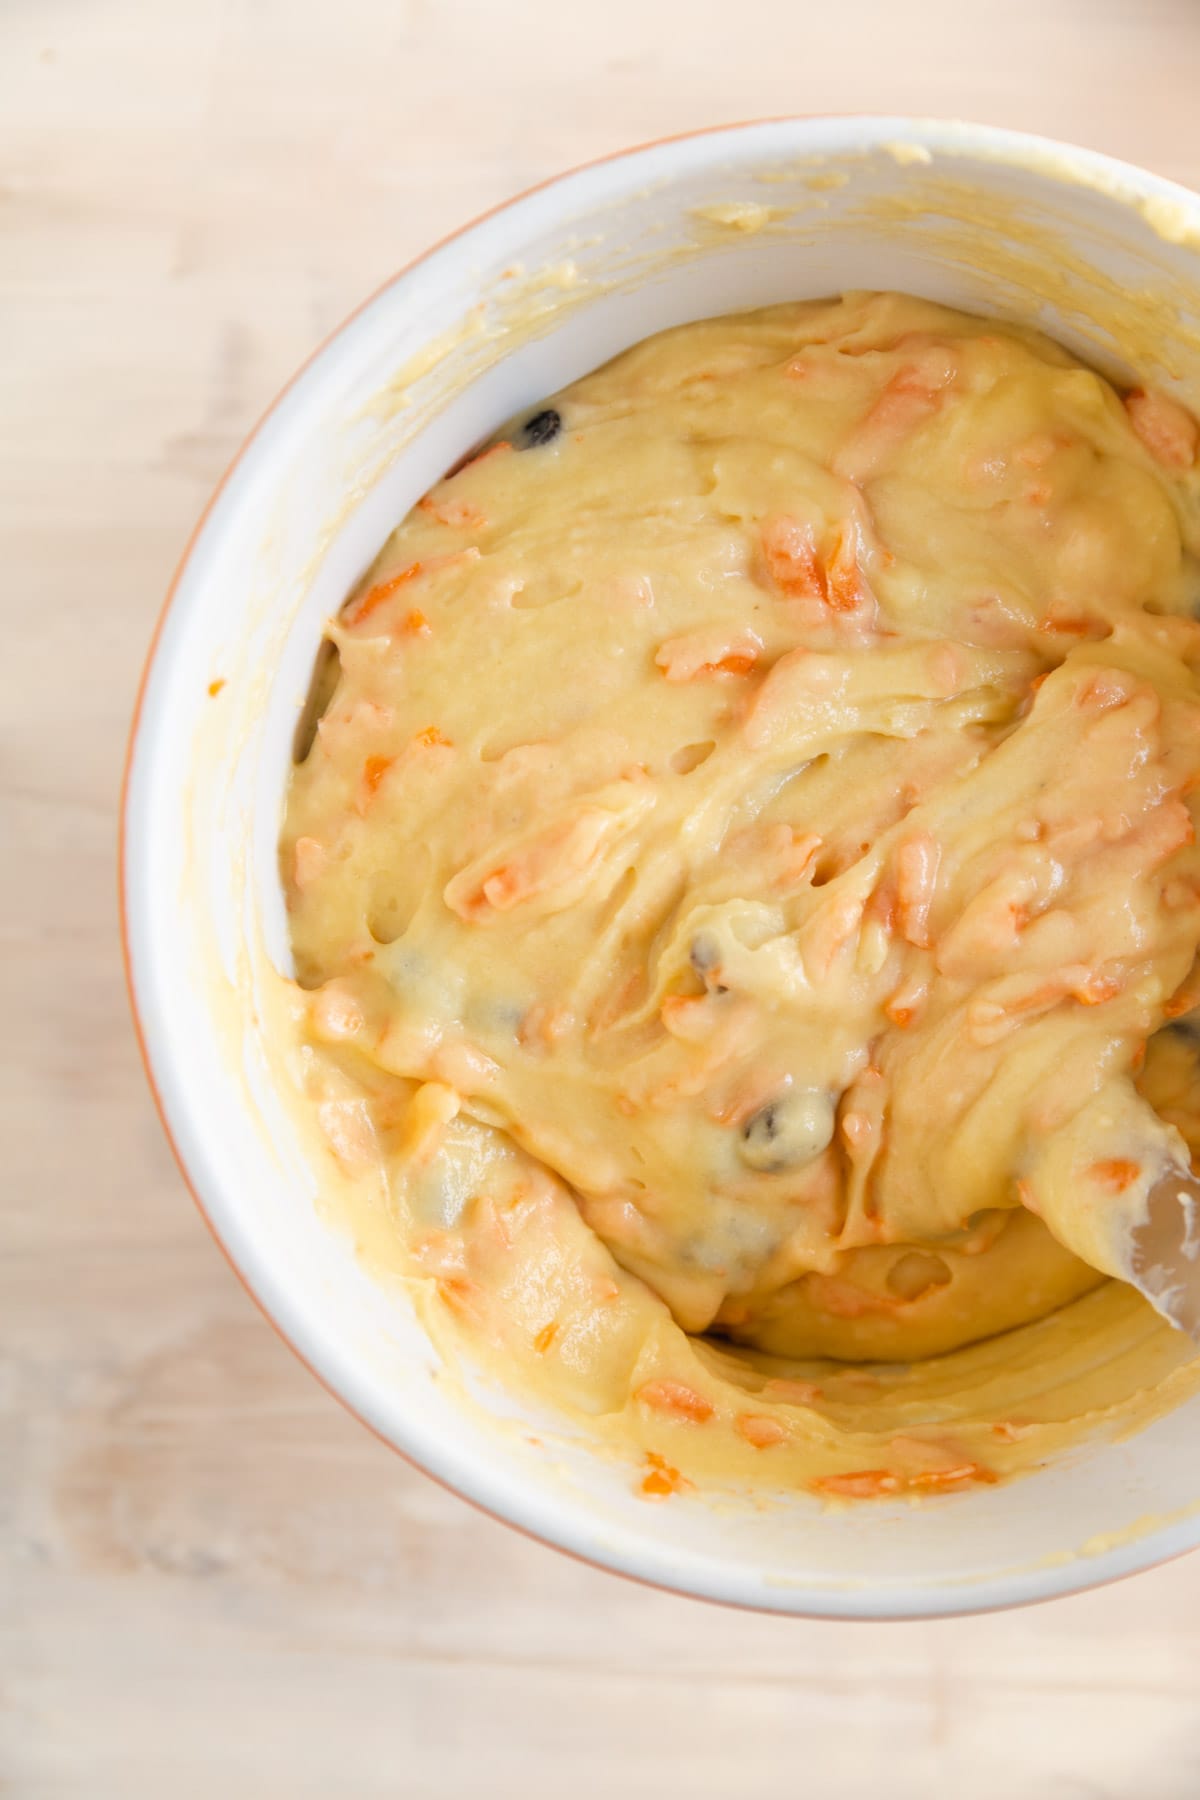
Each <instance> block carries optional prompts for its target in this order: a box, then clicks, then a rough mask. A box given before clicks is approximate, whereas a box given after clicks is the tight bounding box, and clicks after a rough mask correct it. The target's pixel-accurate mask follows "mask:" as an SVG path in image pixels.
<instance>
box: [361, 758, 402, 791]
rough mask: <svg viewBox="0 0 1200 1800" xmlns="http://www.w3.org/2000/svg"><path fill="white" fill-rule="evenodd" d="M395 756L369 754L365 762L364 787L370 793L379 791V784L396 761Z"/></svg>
mask: <svg viewBox="0 0 1200 1800" xmlns="http://www.w3.org/2000/svg"><path fill="white" fill-rule="evenodd" d="M395 760H396V759H395V757H394V756H368V758H367V760H366V762H365V763H364V764H363V776H362V778H363V787H364V788H365V789H366V791H367V793H368V794H374V793H377V792H378V790H379V784H380V782H381V781H382V780H383V778H384V776H385V775H386V774H387V772H388V770H389V769H390V768H391V766H392V764H393V763H394V762H395Z"/></svg>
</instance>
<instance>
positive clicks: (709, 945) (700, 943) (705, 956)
mask: <svg viewBox="0 0 1200 1800" xmlns="http://www.w3.org/2000/svg"><path fill="white" fill-rule="evenodd" d="M720 960H721V952H720V948H719V947H718V944H717V940H716V938H714V937H710V936H709V935H708V933H707V932H706V931H701V932H699V933H697V935H696V936H695V937H694V938H693V939H692V948H691V952H690V954H689V956H688V961H689V962H690V963H691V965H692V967H693V969H695V971H696V973H697V975H707V974H708V972H709V970H710V969H715V968H716V966H717V964H718V963H719V962H720Z"/></svg>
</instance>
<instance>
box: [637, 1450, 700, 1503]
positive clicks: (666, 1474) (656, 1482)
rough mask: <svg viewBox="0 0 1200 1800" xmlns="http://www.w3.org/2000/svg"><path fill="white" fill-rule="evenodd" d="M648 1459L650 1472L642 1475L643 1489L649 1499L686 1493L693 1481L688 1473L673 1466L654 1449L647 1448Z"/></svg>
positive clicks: (659, 1498) (660, 1498)
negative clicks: (688, 1476) (685, 1473)
mask: <svg viewBox="0 0 1200 1800" xmlns="http://www.w3.org/2000/svg"><path fill="white" fill-rule="evenodd" d="M646 1461H647V1462H648V1463H649V1464H650V1473H649V1474H648V1475H644V1476H643V1477H642V1483H641V1491H642V1493H643V1494H644V1495H645V1497H646V1499H647V1500H665V1499H666V1498H667V1496H668V1495H669V1494H686V1493H688V1492H689V1490H690V1489H691V1486H692V1483H691V1482H690V1481H689V1480H688V1479H687V1476H686V1475H681V1474H680V1473H679V1470H678V1469H674V1468H672V1467H671V1464H670V1463H669V1462H667V1461H666V1460H665V1459H664V1458H663V1457H661V1456H658V1455H657V1454H656V1453H655V1452H654V1451H653V1450H647V1452H646Z"/></svg>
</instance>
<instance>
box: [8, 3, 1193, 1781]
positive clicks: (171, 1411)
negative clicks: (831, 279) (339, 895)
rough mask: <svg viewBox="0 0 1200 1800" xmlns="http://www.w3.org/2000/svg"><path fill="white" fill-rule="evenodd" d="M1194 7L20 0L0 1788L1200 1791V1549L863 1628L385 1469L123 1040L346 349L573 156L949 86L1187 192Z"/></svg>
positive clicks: (11, 398)
mask: <svg viewBox="0 0 1200 1800" xmlns="http://www.w3.org/2000/svg"><path fill="white" fill-rule="evenodd" d="M1198 92H1200V6H1198V5H1197V4H1196V3H1195V0H1004V3H1003V4H992V3H991V0H986V3H975V4H972V0H909V3H907V4H905V3H903V0H863V3H861V4H858V5H855V4H853V3H852V0H836V3H834V0H823V3H822V4H821V5H811V4H806V3H804V0H688V3H687V4H677V5H673V4H665V3H663V0H586V3H585V0H507V3H506V4H503V5H501V4H492V3H491V0H447V3H445V4H439V3H438V0H330V3H328V4H325V3H318V0H157V3H155V0H0V580H2V583H3V586H2V589H0V592H2V594H3V608H4V611H3V625H4V632H3V648H4V659H5V674H4V681H3V695H4V699H3V704H2V706H0V845H2V858H3V861H2V869H3V886H2V888H0V893H2V896H3V898H2V900H0V927H2V935H0V984H2V992H3V997H4V1010H3V1014H2V1015H0V1017H2V1019H3V1024H4V1029H3V1030H2V1031H0V1125H2V1128H3V1129H2V1134H0V1141H2V1142H3V1146H4V1152H3V1160H2V1162H0V1169H2V1170H3V1180H2V1187H0V1203H2V1206H3V1236H2V1239H0V1790H2V1791H3V1792H5V1793H8V1794H13V1795H20V1796H41V1795H49V1796H58V1795H62V1796H71V1797H76V1796H78V1797H81V1800H82V1797H84V1796H86V1797H87V1800H97V1797H107V1796H119V1797H121V1800H124V1797H126V1796H129V1797H133V1800H140V1797H141V1796H147V1797H153V1800H159V1797H160V1796H162V1797H166V1796H193V1795H197V1796H205V1797H207V1796H234V1797H239V1796H242V1795H253V1796H258V1795H265V1796H274V1795H280V1796H310V1795H320V1796H326V1795H331V1796H333V1795H336V1796H339V1797H341V1796H348V1797H351V1800H354V1797H357V1796H360V1795H362V1796H375V1795H413V1796H432V1797H436V1800H442V1797H443V1796H445V1797H450V1796H454V1797H455V1800H458V1797H460V1796H462V1797H464V1800H470V1797H473V1796H475V1795H480V1796H484V1795H486V1796H489V1797H490V1796H498V1797H500V1800H505V1797H507V1796H520V1797H521V1800H532V1797H535V1796H541V1795H547V1796H549V1795H554V1796H558V1795H560V1794H567V1795H571V1796H579V1797H580V1800H591V1797H592V1796H595V1797H597V1800H610V1797H611V1796H613V1795H619V1796H621V1800H629V1797H632V1800H640V1797H641V1796H647V1797H649V1796H654V1797H655V1800H660V1797H661V1796H664V1795H666V1796H671V1795H686V1796H689V1800H690V1797H691V1796H697V1797H699V1800H707V1797H708V1796H713V1797H716V1796H722V1800H724V1797H725V1796H728V1795H730V1794H738V1795H752V1794H760V1793H766V1792H768V1791H774V1790H775V1789H778V1790H780V1791H781V1792H796V1793H799V1794H803V1795H805V1796H806V1797H811V1800H857V1797H858V1796H868V1795H870V1796H877V1795H880V1794H883V1793H886V1794H887V1795H888V1796H889V1800H912V1797H915V1796H917V1795H920V1796H923V1797H927V1796H929V1795H931V1794H937V1795H959V1794H961V1795H965V1796H970V1797H971V1800H1011V1797H1012V1796H1020V1797H1021V1800H1043V1797H1046V1800H1049V1797H1055V1800H1057V1797H1058V1796H1063V1797H1064V1800H1066V1797H1068V1796H1070V1797H1083V1796H1092V1797H1101V1796H1103V1797H1109V1796H1113V1797H1117V1796H1119V1797H1121V1800H1125V1797H1129V1800H1195V1797H1196V1796H1198V1795H1200V1558H1193V1559H1191V1560H1190V1561H1185V1562H1183V1563H1180V1564H1176V1565H1175V1566H1173V1567H1170V1568H1166V1569H1163V1570H1160V1571H1158V1572H1156V1573H1153V1574H1150V1575H1146V1576H1143V1577H1140V1578H1139V1579H1137V1580H1135V1581H1132V1582H1129V1583H1126V1584H1124V1585H1122V1586H1119V1587H1116V1588H1112V1589H1109V1590H1107V1591H1104V1592H1101V1593H1098V1594H1094V1595H1091V1596H1087V1597H1083V1598H1080V1599H1076V1600H1070V1601H1063V1602H1059V1603H1057V1604H1054V1605H1051V1606H1047V1607H1044V1608H1041V1609H1039V1610H1034V1611H1031V1612H1027V1613H1021V1614H1013V1615H1008V1616H1003V1617H998V1618H991V1619H974V1620H966V1621H962V1622H957V1623H942V1624H933V1625H926V1626H922V1625H903V1626H891V1627H870V1626H868V1627H837V1626H827V1625H816V1624H806V1623H799V1622H791V1621H787V1620H779V1619H766V1618H754V1617H743V1616H739V1615H735V1614H733V1613H727V1612H722V1611H719V1610H716V1609H713V1608H707V1607H704V1606H702V1605H699V1604H696V1603H692V1602H687V1601H683V1600H674V1599H671V1598H668V1597H666V1596H663V1595H660V1594H655V1593H650V1592H645V1591H642V1590H640V1589H638V1588H635V1587H632V1586H629V1585H627V1584H625V1583H623V1582H620V1581H617V1580H615V1579H613V1578H611V1577H607V1576H604V1575H601V1574H598V1573H594V1572H592V1571H590V1570H587V1569H584V1568H581V1567H578V1566H576V1565H575V1564H573V1563H571V1562H568V1561H566V1560H565V1559H563V1558H561V1557H558V1556H556V1555H554V1554H553V1553H552V1552H550V1551H548V1550H542V1549H540V1548H538V1547H537V1546H535V1545H533V1544H529V1543H527V1542H525V1541H524V1540H522V1539H521V1538H519V1537H517V1536H515V1535H514V1534H512V1533H510V1532H508V1531H506V1530H504V1529H503V1528H502V1527H500V1526H498V1525H495V1524H492V1523H490V1522H489V1521H487V1520H486V1519H483V1518H481V1517H479V1516H477V1515H476V1514H475V1513H474V1512H473V1511H471V1510H470V1509H469V1508H468V1507H467V1506H465V1505H463V1504H461V1503H460V1502H458V1501H456V1500H454V1499H452V1498H450V1497H449V1496H448V1495H446V1494H444V1493H442V1492H441V1491H440V1490H439V1489H437V1488H436V1487H434V1486H433V1485H432V1484H431V1483H429V1482H428V1481H426V1480H425V1479H424V1478H422V1477H421V1476H420V1475H418V1474H416V1473H414V1472H413V1471H412V1470H410V1469H408V1468H407V1467H406V1466H405V1465H404V1464H402V1463H401V1462H400V1461H399V1460H398V1459H396V1458H394V1457H392V1456H390V1455H389V1454H388V1453H387V1452H386V1451H385V1450H384V1449H383V1448H382V1447H381V1446H380V1445H379V1444H377V1443H375V1442H374V1441H373V1440H372V1439H371V1438H369V1437H368V1436H367V1435H366V1433H365V1432H364V1431H363V1430H362V1429H361V1428H360V1427H359V1426H357V1425H356V1424H355V1423H354V1422H353V1421H352V1420H351V1419H350V1418H349V1417H347V1416H346V1415H345V1414H343V1413H342V1412H341V1411H340V1410H339V1408H338V1407H337V1406H336V1405H335V1403H334V1402H333V1401H332V1400H331V1399H329V1398H328V1397H327V1396H326V1395H325V1394H324V1393H323V1392H322V1391H321V1390H320V1389H319V1388H318V1387H317V1386H316V1385H315V1384H314V1383H313V1381H312V1380H311V1379H310V1378H309V1377H308V1376H307V1375H306V1374H305V1373H304V1371H303V1370H302V1369H301V1368H300V1366H299V1365H298V1364H297V1363H295V1362H293V1360H292V1359H291V1357H290V1356H289V1354H288V1352H287V1351H286V1350H285V1349H284V1348H283V1347H282V1345H281V1344H280V1343H279V1342H278V1341H277V1340H276V1339H275V1337H274V1336H273V1335H272V1333H271V1331H270V1330H269V1329H268V1327H267V1326H266V1325H265V1324H264V1323H263V1321H262V1320H261V1319H260V1318H259V1316H258V1315H257V1313H256V1312H255V1311H254V1309H253V1307H252V1306H251V1304H250V1302H249V1301H248V1300H247V1299H246V1297H245V1296H244V1295H243V1293H242V1292H241V1290H240V1288H239V1287H238V1286H237V1284H236V1283H235V1281H234V1280H233V1278H232V1276H231V1275H230V1274H229V1272H228V1270H227V1269H226V1267H225V1265H224V1263H223V1262H222V1261H221V1259H220V1257H219V1256H218V1254H217V1252H216V1250H215V1249H214V1247H213V1245H212V1244H211V1242H210V1241H209V1239H208V1237H207V1235H206V1234H205V1231H204V1229H203V1227H202V1225H201V1223H200V1221H199V1219H198V1217H197V1216H196V1214H195V1213H194V1211H193V1209H192V1206H191V1204H190V1202H189V1200H188V1198H187V1196H186V1194H185V1193H184V1190H183V1187H182V1184H181V1182H180V1180H179V1177H178V1175H177V1174H176V1171H175V1169H174V1167H173V1165H172V1162H171V1160H170V1157H169V1154H168V1152H167V1150H166V1147H165V1145H164V1143H163V1141H162V1138H161V1136H160V1133H159V1129H158V1125H157V1123H156V1120H155V1118H154V1116H153V1114H152V1111H151V1107H150V1104H149V1101H148V1098H147V1094H146V1091H145V1088H144V1084H143V1080H142V1074H141V1069H140V1067H139V1064H138V1060H137V1055H136V1052H135V1049H134V1045H133V1041H132V1036H131V1033H130V1029H129V1026H128V1023H127V1017H126V1007H125V998H124V989H123V983H122V978H121V972H120V964H119V957H118V951H117V946H116V916H115V884H114V871H113V851H114V836H115V817H116V803H117V789H118V782H119V774H120V764H121V759H122V752H123V745H124V737H125V731H126V721H127V717H128V714H129V711H130V707H131V703H132V699H133V694H134V689H135V685H136V681H137V676H138V671H139V667H140V664H141V660H142V656H143V653H144V649H145V646H146V643H147V641H148V639H149V635H150V631H151V627H152V624H153V621H154V618H155V615H156V613H157V610H158V607H159V604H160V599H161V595H162V593H163V590H164V588H165V586H166V584H167V581H168V578H169V576H170V573H171V570H172V567H173V565H174V563H175V560H176V558H177V556H178V554H179V551H180V549H181V547H182V545H183V542H184V540H185V538H186V537H187V534H188V531H189V529H190V526H191V524H192V521H193V519H194V518H195V516H196V514H197V512H198V511H199V509H200V507H201V505H202V503H203V501H204V499H205V497H206V495H207V492H208V490H209V488H210V487H211V485H212V484H213V483H214V481H215V480H216V479H217V477H218V476H219V474H220V473H221V471H222V469H223V467H224V465H225V464H226V462H227V461H228V459H229V458H230V456H231V455H232V454H233V452H234V450H235V449H236V447H237V445H238V443H239V441H240V439H241V438H242V436H243V434H244V433H245V431H246V429H247V427H248V426H249V425H250V423H251V422H252V421H253V419H254V418H255V417H256V416H257V415H258V413H259V412H260V411H261V409H262V408H263V407H264V405H265V404H266V403H267V402H268V401H269V400H270V398H271V397H272V395H273V394H274V392H275V391H276V389H277V388H278V387H279V385H280V384H281V383H282V381H283V380H284V379H285V378H286V377H287V375H288V374H289V373H290V372H291V370H292V369H293V368H294V366H295V365H296V364H297V363H298V362H299V361H300V360H301V359H302V358H303V357H304V356H305V355H306V354H307V352H308V350H309V349H310V348H311V346H312V345H313V344H314V342H316V341H317V340H318V339H319V338H320V337H322V336H323V335H324V334H325V333H326V332H327V331H328V330H329V329H330V327H331V326H333V325H334V324H335V323H336V322H337V321H338V319H339V318H341V317H342V315H343V314H344V313H345V312H346V311H347V310H348V309H349V308H350V307H351V306H352V305H353V304H354V303H355V302H356V301H357V300H359V299H360V298H361V297H362V296H363V295H364V294H365V293H367V292H368V291H369V290H371V289H372V288H374V287H375V286H376V285H377V284H378V283H379V282H380V281H381V280H383V279H384V277H385V276H386V275H387V274H389V273H390V272H391V271H392V270H393V269H394V268H395V267H396V266H397V265H399V264H401V263H402V262H404V261H405V260H406V259H407V258H408V257H410V256H411V255H413V254H414V253H415V252H417V251H419V250H420V249H422V248H423V247H424V246H425V245H426V244H427V243H428V242H429V241H431V240H432V239H434V238H436V237H439V236H440V235H442V234H443V233H444V232H445V231H447V230H448V229H450V228H452V227H454V226H456V225H458V224H459V223H461V222H462V221H463V220H465V219H466V218H468V217H470V216H471V215H472V214H474V213H476V212H478V211H479V210H480V209H482V208H484V207H487V206H490V205H492V204H493V203H494V202H496V201H497V200H500V199H502V198H504V197H505V196H506V195H507V194H509V193H511V192H513V191H515V190H517V189H519V188H521V187H523V186H525V185H526V184H527V183H529V182H531V181H535V180H538V179H540V178H541V177H543V176H545V175H547V174H550V173H552V172H554V171H555V170H557V169H559V168H561V167H563V166H565V165H567V164H570V163H573V162H576V161H579V160H581V159H583V158H587V157H591V156H594V155H596V154H598V153H601V152H604V151H607V150H610V149H613V148H617V147H620V146H621V145H623V144H626V143H630V142H634V141H638V140H642V139H646V138H650V137H654V136H657V135H659V134H660V133H663V132H672V131H680V130H685V129H687V128H689V127H694V126H701V125H705V124H709V123H713V122H717V121H721V120H726V119H738V118H746V117H751V116H755V115H762V114H771V113H784V112H812V111H826V110H834V111H838V110H841V111H846V110H907V111H914V112H930V113H942V114H959V115H966V116H974V117H976V118H980V119H984V120H988V121H995V122H999V123H1006V124H1011V125H1019V126H1025V127H1030V128H1033V129H1035V130H1040V131H1045V132H1049V133H1051V134H1054V135H1057V136H1061V137H1067V138H1074V139H1077V140H1079V141H1080V142H1084V143H1089V144H1092V145H1095V146H1097V147H1099V148H1102V149H1105V150H1109V151H1112V152H1115V153H1116V154H1118V155H1121V156H1126V157H1129V158H1132V159H1134V160H1136V161H1140V162H1143V163H1146V164H1148V165H1149V166H1151V167H1152V168H1155V169H1158V170H1161V171H1163V172H1165V173H1167V174H1170V175H1172V176H1175V177H1177V178H1178V179H1180V180H1182V181H1185V182H1191V183H1192V184H1194V185H1200V123H1198V114H1197V94H1198Z"/></svg>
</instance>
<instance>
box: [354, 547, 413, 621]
mask: <svg viewBox="0 0 1200 1800" xmlns="http://www.w3.org/2000/svg"><path fill="white" fill-rule="evenodd" d="M423 568H424V564H423V563H421V562H413V563H409V565H408V567H407V568H406V569H400V570H399V571H398V572H397V573H396V574H395V575H389V576H388V578H387V580H386V581H377V582H376V583H375V585H374V587H370V588H368V589H367V591H366V593H365V594H363V595H362V596H361V597H360V598H359V599H358V600H355V601H353V602H352V603H351V605H350V607H349V608H348V609H347V611H346V613H345V615H344V616H345V621H346V624H347V625H361V624H362V622H363V620H364V619H369V618H370V616H371V614H372V613H373V612H378V610H379V608H380V607H381V606H386V604H387V602H388V601H389V600H390V599H391V597H392V595H393V594H398V593H399V592H400V589H401V588H402V587H406V586H407V585H408V583H409V582H410V581H415V580H416V578H417V576H418V575H420V574H421V572H422V570H423Z"/></svg>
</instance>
